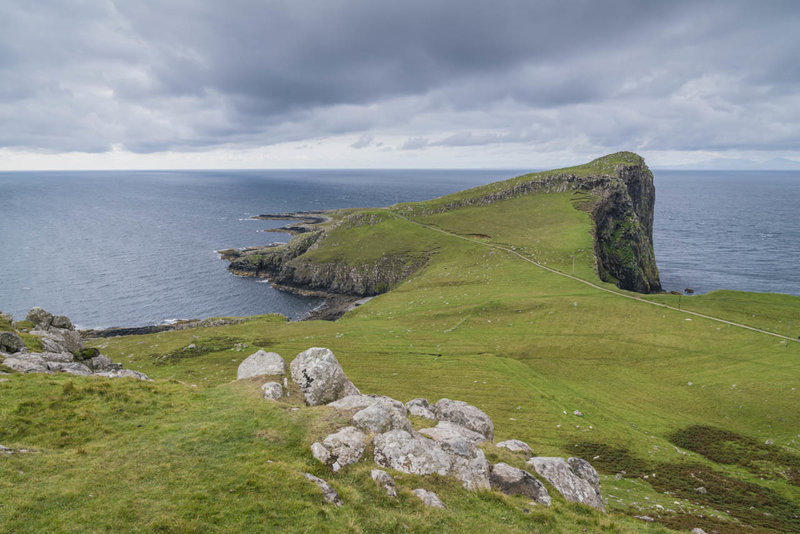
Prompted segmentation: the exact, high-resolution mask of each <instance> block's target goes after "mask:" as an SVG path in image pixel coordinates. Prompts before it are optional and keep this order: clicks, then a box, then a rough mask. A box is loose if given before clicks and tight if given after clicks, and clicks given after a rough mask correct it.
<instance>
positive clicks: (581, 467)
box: [567, 457, 600, 495]
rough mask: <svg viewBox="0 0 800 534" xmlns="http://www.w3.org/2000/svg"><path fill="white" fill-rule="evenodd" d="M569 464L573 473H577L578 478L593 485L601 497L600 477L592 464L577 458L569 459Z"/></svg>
mask: <svg viewBox="0 0 800 534" xmlns="http://www.w3.org/2000/svg"><path fill="white" fill-rule="evenodd" d="M567 464H569V468H570V469H572V472H573V473H575V475H576V476H578V477H579V478H582V479H583V480H585V481H586V482H588V483H589V484H591V485H592V487H593V488H594V489H595V491H596V492H597V494H598V495H600V475H599V474H598V473H597V470H596V469H595V468H594V467H592V464H590V463H589V462H587V461H586V460H584V459H583V458H575V457H573V458H569V459H568V460H567Z"/></svg>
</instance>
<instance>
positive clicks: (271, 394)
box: [261, 382, 283, 400]
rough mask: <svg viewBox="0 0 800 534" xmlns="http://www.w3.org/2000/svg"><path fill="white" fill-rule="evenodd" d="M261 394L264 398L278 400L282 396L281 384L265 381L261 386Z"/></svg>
mask: <svg viewBox="0 0 800 534" xmlns="http://www.w3.org/2000/svg"><path fill="white" fill-rule="evenodd" d="M261 394H262V395H263V396H264V398H265V399H268V400H278V399H280V398H281V397H283V386H281V385H280V384H278V383H277V382H267V383H266V384H264V385H262V386H261Z"/></svg>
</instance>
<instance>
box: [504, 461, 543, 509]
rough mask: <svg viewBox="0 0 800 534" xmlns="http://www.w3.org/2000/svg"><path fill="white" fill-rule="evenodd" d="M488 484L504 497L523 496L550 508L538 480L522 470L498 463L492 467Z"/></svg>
mask: <svg viewBox="0 0 800 534" xmlns="http://www.w3.org/2000/svg"><path fill="white" fill-rule="evenodd" d="M489 482H490V483H491V485H492V488H493V489H496V490H498V491H501V492H502V493H505V494H506V495H525V496H526V497H530V498H531V499H533V500H534V501H536V502H537V503H539V504H544V505H545V506H550V494H549V493H548V492H547V488H545V487H544V484H542V483H541V482H539V480H538V479H537V478H536V477H534V476H533V475H531V474H530V473H528V472H527V471H523V470H522V469H517V468H516V467H512V466H510V465H508V464H504V463H499V464H495V465H494V466H493V467H492V472H491V474H490V475H489Z"/></svg>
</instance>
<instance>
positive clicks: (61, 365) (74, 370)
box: [46, 362, 92, 376]
mask: <svg viewBox="0 0 800 534" xmlns="http://www.w3.org/2000/svg"><path fill="white" fill-rule="evenodd" d="M46 365H47V368H48V369H49V370H51V371H54V372H62V373H69V374H71V375H78V376H89V375H91V374H92V370H91V369H89V368H88V367H87V366H85V365H83V364H82V363H80V362H47V364H46Z"/></svg>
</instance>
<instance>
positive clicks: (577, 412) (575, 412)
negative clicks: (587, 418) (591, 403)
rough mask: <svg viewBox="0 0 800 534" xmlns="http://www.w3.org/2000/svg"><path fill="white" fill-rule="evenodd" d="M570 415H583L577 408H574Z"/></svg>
mask: <svg viewBox="0 0 800 534" xmlns="http://www.w3.org/2000/svg"><path fill="white" fill-rule="evenodd" d="M572 415H575V416H578V417H583V413H581V412H580V411H578V410H575V411H574V412H572Z"/></svg>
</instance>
